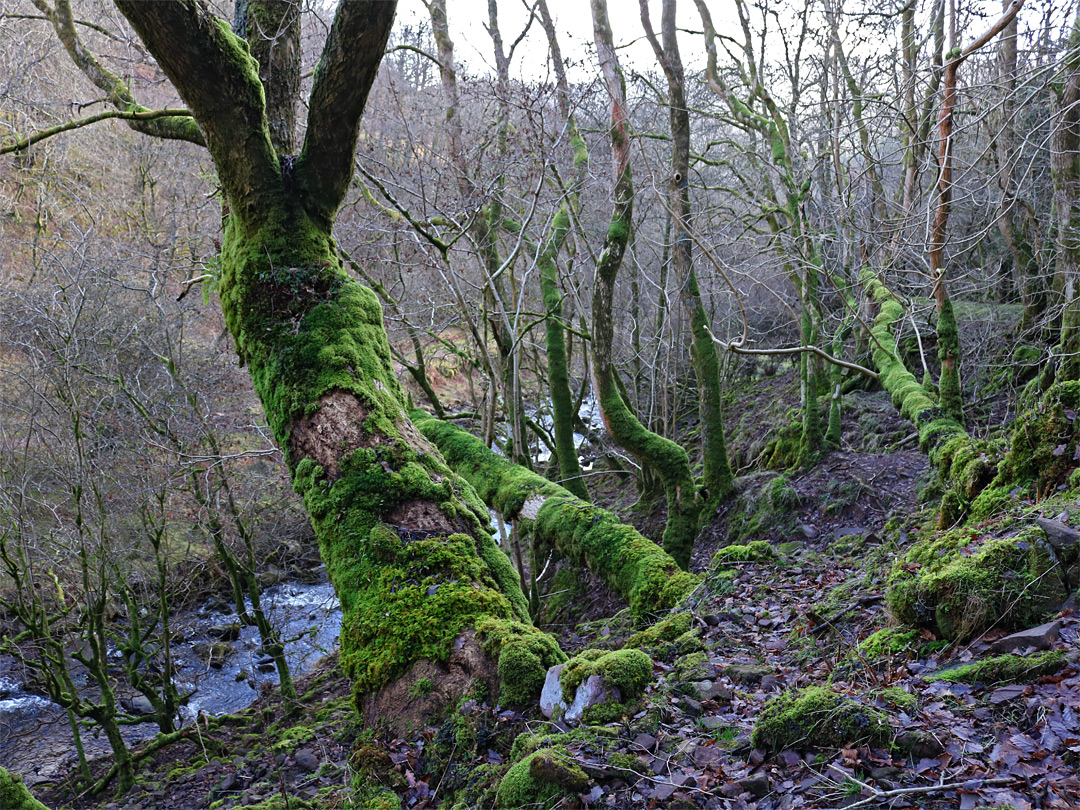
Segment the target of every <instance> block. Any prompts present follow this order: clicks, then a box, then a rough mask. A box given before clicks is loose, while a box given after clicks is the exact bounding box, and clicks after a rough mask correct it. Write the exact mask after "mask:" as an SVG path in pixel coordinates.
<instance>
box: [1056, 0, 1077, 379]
mask: <svg viewBox="0 0 1080 810" xmlns="http://www.w3.org/2000/svg"><path fill="white" fill-rule="evenodd" d="M1059 76H1060V78H1059V81H1058V82H1057V93H1058V95H1057V97H1056V98H1055V99H1054V111H1055V116H1054V132H1053V137H1052V140H1051V153H1050V168H1051V170H1052V172H1053V178H1054V209H1055V211H1056V213H1057V231H1058V232H1057V243H1058V245H1057V247H1058V252H1057V267H1056V268H1055V272H1056V275H1057V279H1056V285H1057V286H1059V287H1060V289H1061V291H1062V295H1063V297H1064V309H1063V311H1062V314H1061V337H1060V342H1059V344H1058V346H1057V349H1056V351H1055V353H1056V354H1057V362H1058V368H1057V371H1056V376H1057V379H1059V380H1080V12H1078V14H1077V17H1076V19H1075V20H1074V22H1073V27H1072V31H1071V32H1070V34H1069V39H1068V44H1067V46H1066V52H1065V58H1064V60H1063V62H1062V65H1061V72H1060V74H1059Z"/></svg>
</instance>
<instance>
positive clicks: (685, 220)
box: [641, 0, 734, 506]
mask: <svg viewBox="0 0 1080 810" xmlns="http://www.w3.org/2000/svg"><path fill="white" fill-rule="evenodd" d="M675 13H676V0H664V3H663V12H662V18H661V26H660V30H661V36H662V37H663V45H661V43H660V42H658V41H657V39H656V34H655V33H654V32H653V29H652V23H651V21H650V19H649V4H648V0H641V22H642V25H643V26H644V27H645V34H646V37H647V38H648V40H649V42H650V44H651V45H652V47H653V52H654V53H655V54H656V60H657V61H658V62H659V63H660V66H661V67H662V68H663V70H664V76H665V77H666V78H667V83H668V112H669V116H670V126H671V176H670V177H669V178H668V184H669V185H668V209H669V212H670V213H671V216H672V224H673V226H674V231H675V239H674V244H673V245H672V248H671V259H672V269H673V270H674V271H675V279H676V283H677V284H678V285H679V297H680V299H681V300H682V305H683V307H684V309H685V310H686V317H687V320H688V321H689V323H690V332H691V335H692V342H691V344H690V357H691V361H692V362H693V365H694V373H695V376H696V377H697V382H698V418H699V420H700V423H701V437H702V448H701V449H702V476H701V477H702V483H703V484H704V488H705V500H706V501H707V502H708V503H709V504H711V505H712V506H716V505H718V504H719V503H720V501H722V500H723V499H725V498H727V497H728V496H729V495H731V493H732V492H733V491H734V486H733V483H732V474H731V465H730V464H729V463H728V454H727V442H726V440H725V438H724V408H723V402H722V397H721V385H720V357H719V355H718V354H717V352H716V344H715V343H714V342H713V339H712V334H711V333H710V331H709V326H710V324H709V316H708V313H706V311H705V305H704V303H703V302H702V300H701V290H700V289H699V288H698V280H697V273H696V272H695V271H694V264H693V242H692V240H691V238H690V230H691V227H692V224H691V207H690V110H689V108H688V107H687V104H686V76H685V73H684V71H683V64H682V57H681V55H680V54H679V43H678V39H677V36H676V27H675Z"/></svg>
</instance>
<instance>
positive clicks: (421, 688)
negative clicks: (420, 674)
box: [409, 678, 435, 698]
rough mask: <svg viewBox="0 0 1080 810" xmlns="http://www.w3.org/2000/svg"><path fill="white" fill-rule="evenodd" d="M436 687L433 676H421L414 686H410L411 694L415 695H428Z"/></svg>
mask: <svg viewBox="0 0 1080 810" xmlns="http://www.w3.org/2000/svg"><path fill="white" fill-rule="evenodd" d="M434 688H435V683H434V682H433V681H432V680H431V678H419V679H417V680H416V681H415V682H414V683H413V685H412V686H410V687H409V694H410V695H412V696H413V697H421V698H423V697H427V696H428V695H430V694H431V690H433V689H434Z"/></svg>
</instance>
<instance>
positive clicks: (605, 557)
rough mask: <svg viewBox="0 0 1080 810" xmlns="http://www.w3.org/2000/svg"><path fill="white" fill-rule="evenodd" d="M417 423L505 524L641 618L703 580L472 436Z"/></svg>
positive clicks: (445, 425) (422, 420)
mask: <svg viewBox="0 0 1080 810" xmlns="http://www.w3.org/2000/svg"><path fill="white" fill-rule="evenodd" d="M413 419H414V421H415V422H416V424H417V426H418V427H419V428H420V431H421V432H422V433H423V434H424V436H425V437H426V438H427V439H428V440H429V441H431V442H432V443H433V444H435V445H436V446H437V447H438V448H439V450H440V452H441V453H442V454H443V457H444V458H445V459H446V461H447V463H449V464H450V466H451V467H452V468H453V469H454V470H455V471H456V472H457V473H458V474H459V475H461V476H462V477H464V478H465V480H467V481H468V482H469V483H470V484H472V485H473V487H475V488H476V491H477V493H478V494H479V495H480V497H481V498H482V499H483V500H484V502H485V503H487V504H488V506H490V507H491V508H493V509H495V510H496V511H498V512H499V513H500V514H501V515H502V516H503V517H504V518H506V519H513V518H516V519H519V520H527V521H530V522H532V524H533V531H534V533H535V537H536V538H537V539H538V540H539V541H541V542H544V543H549V544H551V545H554V546H555V547H556V548H557V549H558V550H559V551H561V552H562V553H563V554H565V555H566V556H567V557H569V558H570V559H571V560H573V561H574V562H575V563H577V564H579V565H585V566H587V567H588V568H589V569H590V570H592V571H593V572H594V573H595V574H596V575H597V576H599V577H600V578H601V579H603V580H604V581H605V582H606V583H607V584H608V585H609V586H610V587H611V588H612V590H614V591H615V592H616V593H618V594H619V595H620V596H622V597H623V598H624V599H626V601H627V602H628V603H629V604H630V607H631V609H632V610H633V612H634V614H635V615H637V616H643V615H645V614H647V613H650V612H654V611H660V610H666V609H668V608H671V607H673V606H674V605H675V604H676V603H677V602H678V601H679V600H680V599H682V598H683V597H684V596H686V595H687V594H688V593H689V592H690V591H691V590H693V589H694V588H695V587H696V586H697V584H698V582H699V581H700V580H699V579H698V577H696V576H694V575H692V574H688V573H686V572H685V571H681V570H679V567H678V565H677V564H676V562H675V560H673V559H672V558H671V557H670V556H669V555H668V554H667V553H665V552H664V551H663V550H662V549H660V548H659V547H658V546H657V545H656V544H655V543H653V542H652V541H651V540H649V539H647V538H645V537H643V536H642V535H641V534H639V533H638V532H637V531H636V530H635V529H633V528H632V527H630V526H627V525H625V524H624V523H622V522H621V521H620V520H619V519H618V518H617V517H616V516H615V515H613V514H611V513H610V512H608V511H606V510H604V509H599V508H597V507H595V506H591V505H590V504H588V503H586V502H584V501H582V500H581V499H580V498H576V497H574V496H573V495H572V494H571V493H569V492H568V491H567V490H565V489H564V488H563V487H560V486H559V485H558V484H554V483H552V482H551V481H548V480H547V479H546V478H543V477H542V476H540V475H537V474H536V473H533V472H531V471H529V470H527V469H525V468H524V467H521V466H519V465H517V464H514V463H513V462H510V461H508V460H507V459H505V458H502V457H501V456H498V455H496V454H495V453H494V452H492V451H491V450H490V449H489V448H488V447H487V446H485V445H484V443H483V442H482V441H480V439H477V438H476V437H475V436H473V435H472V434H470V433H468V432H467V431H465V430H462V429H461V428H459V427H456V426H455V425H452V424H450V423H449V422H443V421H440V420H438V419H433V418H431V417H424V416H422V415H420V414H416V413H414V415H413Z"/></svg>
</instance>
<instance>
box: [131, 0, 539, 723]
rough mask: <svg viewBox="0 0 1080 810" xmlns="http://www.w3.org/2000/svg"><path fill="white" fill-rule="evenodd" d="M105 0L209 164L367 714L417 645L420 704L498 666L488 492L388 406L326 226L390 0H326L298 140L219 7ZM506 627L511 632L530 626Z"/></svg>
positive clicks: (238, 330)
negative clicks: (326, 19) (491, 640)
mask: <svg viewBox="0 0 1080 810" xmlns="http://www.w3.org/2000/svg"><path fill="white" fill-rule="evenodd" d="M252 2H254V0H252ZM117 5H118V7H119V8H120V10H121V11H122V12H123V14H124V15H125V16H126V17H127V18H128V20H129V21H130V22H131V24H132V25H133V26H134V28H135V30H136V32H137V33H138V35H139V36H140V38H141V39H142V40H143V42H144V43H145V44H146V46H147V48H148V49H149V50H150V52H151V53H152V54H153V55H154V57H155V58H156V59H157V61H158V64H159V65H160V66H161V68H162V70H163V71H164V72H165V74H166V75H167V76H168V77H169V79H170V80H171V81H172V82H173V84H174V85H175V86H176V88H177V90H178V91H179V92H180V95H181V96H182V97H183V98H184V100H185V102H186V103H187V104H188V106H189V107H190V109H191V110H192V112H193V114H194V116H195V118H196V120H197V121H198V123H199V126H200V128H201V130H202V132H203V133H204V135H205V139H206V143H207V146H208V147H209V149H210V153H211V156H212V157H213V159H214V163H215V165H216V167H217V170H218V175H219V178H220V181H221V185H222V189H223V191H224V193H225V196H226V201H227V204H228V215H227V219H226V223H225V233H224V240H223V250H222V256H221V274H220V279H219V281H218V292H219V295H220V298H221V303H222V309H223V311H224V314H225V318H226V323H227V325H228V328H229V330H230V332H231V334H232V336H233V338H234V340H235V343H236V348H237V352H238V354H239V356H240V360H241V362H242V363H244V364H246V365H247V366H248V368H249V369H250V372H251V377H252V380H253V382H254V384H255V389H256V391H257V393H258V395H259V397H260V399H261V401H262V404H263V408H264V410H265V412H266V417H267V420H268V422H269V425H270V427H271V429H272V431H273V434H274V436H275V438H276V440H277V441H278V442H279V444H280V445H281V447H282V449H283V450H284V452H285V457H286V461H287V463H288V466H289V469H290V472H291V474H292V478H293V484H294V487H295V488H296V490H297V492H299V493H300V495H301V496H302V497H303V499H304V503H305V506H306V507H307V510H308V512H309V514H310V517H311V520H312V524H313V526H314V528H315V532H316V535H317V537H318V540H319V545H320V550H321V552H322V555H323V559H324V561H325V562H326V565H327V569H328V572H329V574H330V578H331V581H332V582H333V584H334V587H335V589H336V590H337V593H338V596H339V598H340V600H341V604H342V610H343V612H344V619H343V627H342V633H341V643H342V665H343V668H344V669H345V671H346V673H347V674H348V675H349V676H350V677H351V678H352V680H353V684H354V688H355V690H356V692H357V694H358V697H362V696H365V695H366V696H367V699H366V700H364V701H362V703H363V706H365V707H366V708H367V710H368V711H367V716H368V718H369V719H372V718H373V715H374V714H375V713H376V711H378V710H379V707H380V704H379V701H380V699H381V698H383V697H385V696H386V695H388V694H390V695H392V696H393V695H399V694H400V695H404V694H406V693H405V692H403V691H402V683H403V682H404V681H406V680H407V678H403V677H402V676H403V675H407V673H409V672H413V673H415V672H416V671H417V670H416V667H417V666H419V665H420V664H423V663H424V662H435V665H436V669H437V672H432V671H431V667H430V666H428V668H427V669H425V670H424V671H425V677H430V676H431V675H435V677H436V688H435V690H434V693H433V694H434V695H435V696H436V698H438V699H439V702H440V703H441V705H434V704H431V706H432V710H439V709H441V708H443V707H444V706H445V705H446V704H447V703H450V702H452V701H454V700H456V699H457V697H458V696H459V694H460V693H461V692H462V691H463V690H467V689H471V688H472V686H473V685H474V683H475V682H476V681H477V680H483V681H485V682H487V683H488V684H489V685H492V686H495V685H497V683H498V680H499V677H501V673H500V674H499V675H496V670H495V661H496V659H497V658H500V651H499V650H497V649H494V648H492V647H490V646H488V647H486V648H484V647H482V643H481V641H478V639H477V636H476V633H475V631H476V628H477V625H478V624H480V623H482V622H484V621H489V620H491V619H495V620H500V621H506V620H521V621H523V622H524V621H527V616H528V610H527V604H526V601H525V598H524V596H523V594H522V592H521V589H520V587H519V586H518V584H517V579H516V576H515V575H514V572H513V570H512V568H511V566H510V563H509V560H508V559H507V557H506V555H504V554H503V553H502V552H501V551H499V550H498V548H497V547H496V546H495V544H494V542H493V541H492V539H491V537H490V534H489V533H488V532H487V531H486V530H485V529H484V524H485V523H486V517H487V515H486V510H485V509H484V508H483V506H482V504H480V503H479V501H478V500H477V499H476V497H475V494H474V493H473V492H472V490H471V489H470V488H468V486H467V485H465V484H464V482H462V481H461V480H460V479H458V478H457V477H456V476H454V475H453V474H452V473H451V472H450V470H449V469H448V468H447V467H446V466H445V464H444V463H443V461H442V460H441V458H440V457H439V455H438V452H437V451H436V450H435V449H434V448H433V447H432V446H431V445H430V444H429V443H428V442H427V441H426V440H425V439H424V438H423V437H422V436H421V435H420V433H419V432H418V431H417V430H416V428H415V427H414V426H413V425H412V423H411V422H410V421H409V419H408V418H407V416H406V415H405V413H404V410H403V401H404V400H403V398H402V393H401V391H400V389H399V386H398V383H397V380H396V379H395V377H394V373H393V368H392V365H391V357H390V349H389V345H388V341H387V337H386V332H385V330H384V328H383V324H382V312H381V309H380V307H379V304H378V301H377V299H376V297H375V295H374V293H372V292H371V290H369V289H367V288H366V287H363V286H361V285H360V284H358V283H356V282H355V281H354V280H353V279H352V278H351V277H350V276H349V275H348V274H346V273H345V271H344V269H343V268H342V263H341V260H340V257H339V254H338V252H337V250H336V248H335V244H334V240H333V236H332V227H333V222H334V215H335V213H336V211H337V209H338V207H339V205H340V204H341V201H342V199H343V198H344V195H345V191H346V189H347V187H348V184H349V181H350V178H351V176H352V170H353V158H354V150H355V145H356V140H357V134H358V131H359V122H360V116H361V113H362V111H363V108H364V104H365V101H366V97H367V90H368V89H369V88H370V86H371V84H372V82H373V81H374V78H375V75H376V72H377V70H378V66H379V62H380V59H381V55H382V52H383V48H384V47H385V43H386V38H387V36H388V34H389V30H390V25H391V22H392V20H393V16H394V3H392V2H361V0H353V2H347V3H342V4H340V5H339V6H338V7H337V11H336V12H335V16H334V20H333V23H332V25H331V27H330V29H329V32H328V34H327V38H326V42H325V45H324V48H323V53H322V57H321V59H320V62H319V67H318V69H317V70H316V72H315V76H314V79H313V87H312V91H311V97H310V102H309V111H308V117H307V131H306V136H305V139H304V143H303V146H302V148H301V151H300V154H299V155H298V156H297V157H295V159H294V158H293V157H292V156H289V155H278V154H277V152H276V151H275V149H274V146H273V140H272V137H271V131H270V127H269V125H268V121H267V114H266V102H265V98H266V95H265V93H264V88H263V84H262V82H261V81H260V79H259V75H258V65H257V64H256V63H255V61H254V59H253V58H252V57H251V56H250V55H249V53H248V49H247V47H246V46H245V44H244V43H243V41H242V40H240V39H239V38H237V37H236V36H235V35H234V34H233V33H232V32H231V31H230V29H229V26H228V24H227V23H225V22H224V21H222V20H220V19H218V18H217V17H215V16H214V15H213V13H212V12H211V11H210V10H209V9H208V8H207V7H206V6H205V5H204V4H203V3H202V2H200V0H162V1H161V2H155V3H146V2H141V1H140V0H117ZM515 626H517V625H515ZM520 627H521V631H520V633H517V635H515V636H514V640H513V641H511V642H508V644H509V646H517V642H518V641H519V640H521V639H528V640H533V639H535V638H537V637H539V636H541V635H542V634H539V633H538V632H537V631H534V630H532V629H531V628H525V627H524V625H521V626H520ZM553 649H554V650H555V651H556V652H555V654H556V655H557V647H553ZM504 651H505V650H504ZM549 657H550V656H549ZM540 663H541V662H540V661H539V660H538V662H537V665H538V666H539V665H540ZM443 676H445V679H444V680H443V681H441V682H440V681H439V680H438V678H441V677H443ZM395 690H396V691H395ZM383 705H385V704H383Z"/></svg>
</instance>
